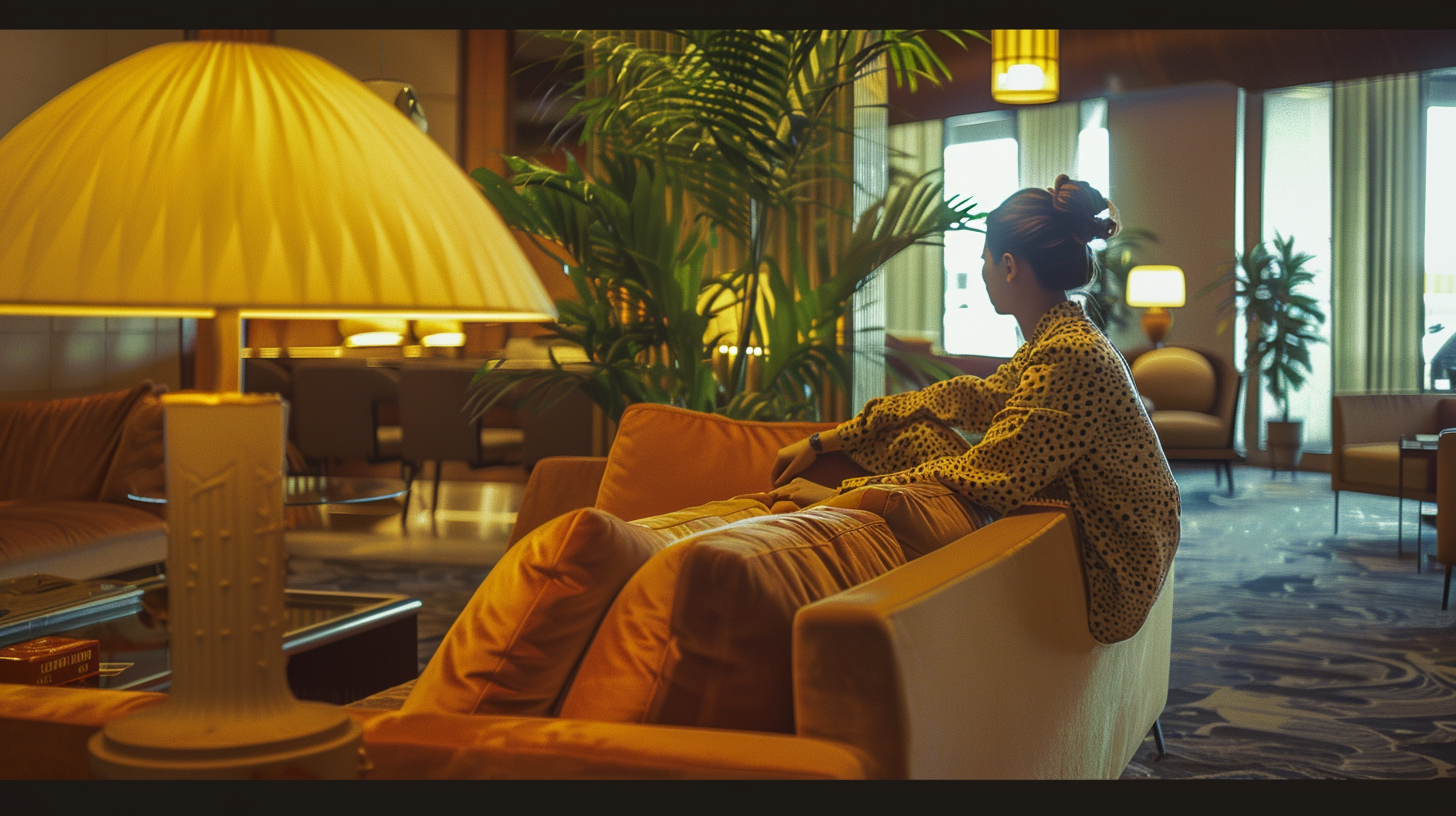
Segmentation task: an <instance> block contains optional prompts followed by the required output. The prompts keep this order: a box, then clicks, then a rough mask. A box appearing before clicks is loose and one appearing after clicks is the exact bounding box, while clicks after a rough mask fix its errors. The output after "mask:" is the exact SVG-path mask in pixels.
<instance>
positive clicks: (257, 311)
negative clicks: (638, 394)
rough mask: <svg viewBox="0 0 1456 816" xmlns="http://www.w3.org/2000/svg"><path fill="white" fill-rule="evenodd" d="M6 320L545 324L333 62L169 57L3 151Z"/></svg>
mask: <svg viewBox="0 0 1456 816" xmlns="http://www.w3.org/2000/svg"><path fill="white" fill-rule="evenodd" d="M0 178H3V179H4V180H5V182H4V184H5V189H4V190H0V310H6V311H15V310H16V309H13V308H12V306H14V307H27V308H31V309H40V310H44V309H45V308H48V307H64V308H71V309H74V308H77V307H80V306H95V307H98V308H118V307H120V308H130V309H133V310H136V311H148V310H153V311H156V312H157V313H171V312H169V311H167V310H177V309H192V310H196V311H197V312H198V313H201V314H211V313H213V310H216V309H236V310H240V312H241V314H242V316H244V317H248V316H259V317H261V316H268V317H302V316H321V315H327V316H330V317H342V316H346V315H353V314H359V315H362V314H380V313H392V314H397V315H399V316H402V317H416V316H420V317H423V316H432V315H437V316H449V317H456V318H471V319H481V320H542V319H549V318H551V317H554V316H555V308H554V306H553V304H552V303H551V299H550V298H549V296H548V295H547V293H546V291H545V289H544V287H543V286H542V285H541V282H540V280H539V278H537V276H536V274H535V271H534V269H533V268H532V266H531V264H530V262H529V261H528V260H527V259H526V257H525V254H524V253H523V252H522V251H521V249H520V247H519V245H518V244H517V243H516V241H515V239H514V238H513V237H512V236H511V234H510V233H509V231H508V230H507V229H506V227H505V225H504V224H503V223H502V222H501V219H500V217H499V216H498V215H497V214H496V212H495V211H494V210H493V209H491V208H490V207H489V205H488V204H487V203H486V202H485V200H484V198H483V197H482V196H481V194H480V192H479V190H478V189H477V188H476V187H475V185H474V184H473V183H472V182H471V181H470V180H469V178H468V177H467V176H466V175H465V173H464V172H463V171H462V170H461V169H460V168H459V167H458V166H457V165H456V164H455V163H454V162H453V161H452V160H451V159H450V157H449V156H447V155H446V154H445V153H444V151H442V150H441V149H440V148H439V147H438V146H437V145H436V144H435V143H434V142H433V141H431V140H430V139H429V138H428V137H427V136H425V135H424V134H423V133H421V132H420V130H419V128H418V127H416V126H415V125H414V124H412V123H411V121H410V120H409V119H408V118H406V117H404V116H401V115H400V114H399V112H398V111H397V110H395V109H393V108H392V107H391V106H390V105H389V104H387V103H386V102H384V101H383V100H382V99H381V98H380V97H379V96H378V95H376V94H375V93H374V92H373V91H371V90H370V89H369V88H368V87H366V86H365V85H364V83H362V82H360V81H358V80H357V79H355V78H353V77H351V76H349V75H348V74H347V73H345V72H344V71H342V70H340V69H339V68H337V67H335V66H333V65H332V64H330V63H328V62H327V61H325V60H323V59H321V58H319V57H317V56H315V55H313V54H309V53H307V52H304V51H299V50H296V49H291V48H285V47H282V46H276V45H269V44H265V43H251V42H225V41H215V40H214V41H206V40H196V41H186V42H173V43H165V44H162V45H158V46H154V47H152V48H149V49H146V50H144V51H141V52H139V53H137V54H134V55H132V56H131V57H128V58H126V59H123V60H120V61H118V62H116V63H113V64H112V65H110V66H108V67H106V68H103V69H102V70H100V71H98V72H97V73H95V74H92V75H91V76H90V77H88V78H86V79H84V80H82V81H81V82H79V83H77V84H76V85H74V86H72V87H71V88H70V89H68V90H66V91H64V92H63V93H61V94H60V95H59V96H57V97H55V98H54V99H52V100H51V101H50V102H48V103H47V104H45V105H44V106H42V107H41V108H40V109H39V110H37V111H35V112H34V113H33V114H31V115H30V116H29V117H27V118H26V119H25V120H24V121H22V122H21V123H20V124H18V125H16V126H15V127H14V128H13V129H12V130H11V131H10V132H9V133H8V134H6V135H5V137H4V138H3V139H0Z"/></svg>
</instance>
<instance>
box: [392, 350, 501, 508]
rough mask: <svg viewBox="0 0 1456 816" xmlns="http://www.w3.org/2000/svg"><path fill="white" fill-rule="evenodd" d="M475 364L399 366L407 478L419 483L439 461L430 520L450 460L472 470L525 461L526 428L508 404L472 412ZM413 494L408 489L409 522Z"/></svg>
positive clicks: (402, 446)
mask: <svg viewBox="0 0 1456 816" xmlns="http://www.w3.org/2000/svg"><path fill="white" fill-rule="evenodd" d="M476 370H477V365H476V364H474V363H466V362H456V361H449V360H429V361H424V360H419V361H415V360H412V361H409V363H408V364H406V365H403V366H401V368H400V370H399V423H400V430H401V438H400V454H401V457H402V459H403V461H404V463H405V473H406V475H405V479H406V480H407V481H409V482H411V483H412V482H413V480H414V478H415V476H416V475H417V474H418V473H419V471H420V469H421V468H422V467H423V465H424V463H425V462H433V463H434V473H433V487H432V490H431V499H430V519H431V522H432V523H433V521H434V519H435V511H436V509H437V508H438V507H439V505H440V473H441V467H442V465H443V464H444V463H445V462H464V463H465V464H466V465H468V466H470V467H471V468H482V467H487V466H492V465H505V464H520V463H521V460H522V450H523V447H524V442H525V431H523V430H522V429H521V427H520V422H519V420H518V418H517V416H516V413H515V411H514V410H513V409H512V408H511V407H509V406H508V405H506V406H502V407H499V408H496V409H494V410H492V411H490V412H488V413H486V414H485V415H483V416H481V417H479V418H472V417H471V416H470V414H469V412H468V411H467V410H466V401H467V397H468V388H469V385H470V381H471V379H472V378H473V377H474V376H475V372H476ZM410 495H411V494H410V493H409V492H406V493H405V518H404V519H403V520H402V522H401V523H402V524H407V523H408V515H409V499H410Z"/></svg>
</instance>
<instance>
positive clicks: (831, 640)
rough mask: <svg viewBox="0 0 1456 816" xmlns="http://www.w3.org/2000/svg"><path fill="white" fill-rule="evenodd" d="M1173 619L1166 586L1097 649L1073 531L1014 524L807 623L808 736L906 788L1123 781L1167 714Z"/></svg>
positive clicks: (799, 686)
mask: <svg viewBox="0 0 1456 816" xmlns="http://www.w3.org/2000/svg"><path fill="white" fill-rule="evenodd" d="M1172 603H1173V592H1172V576H1171V573H1170V574H1169V577H1168V581H1167V582H1166V583H1165V584H1164V586H1163V591H1162V595H1161V597H1160V598H1159V599H1158V601H1157V603H1156V604H1155V606H1154V609H1153V612H1152V613H1151V615H1150V616H1149V618H1148V621H1147V622H1146V623H1144V625H1143V628H1142V630H1141V631H1140V632H1139V633H1138V634H1137V635H1135V636H1134V637H1133V638H1131V639H1129V640H1126V641H1123V642H1121V643H1116V644H1112V645H1104V644H1099V643H1097V642H1096V641H1094V640H1093V639H1092V636H1091V635H1090V634H1089V632H1088V629H1087V610H1086V591H1085V588H1084V586H1083V580H1082V574H1081V567H1080V556H1079V552H1078V546H1077V541H1076V538H1075V536H1074V534H1073V531H1072V527H1071V525H1070V524H1069V523H1068V518H1067V516H1066V515H1065V514H1064V513H1060V512H1042V513H1027V514H1024V515H1012V516H1007V517H1006V518H1003V519H1001V520H999V521H996V522H994V523H992V524H990V525H988V526H986V527H984V528H982V529H980V530H977V531H976V532H974V533H971V534H969V535H967V536H965V537H964V538H961V539H959V540H957V541H954V542H952V543H951V544H949V545H947V546H945V547H942V548H941V549H939V550H936V551H935V552H931V553H928V554H926V555H924V556H922V557H920V558H918V559H916V560H914V561H911V562H910V563H908V564H906V565H904V566H902V567H899V568H897V569H895V570H893V571H892V572H890V573H887V574H885V575H883V576H880V577H879V578H876V579H874V580H871V581H867V582H865V583H864V584H861V585H860V586H857V587H854V588H853V589H850V590H847V591H845V592H842V593H840V594H838V595H835V596H833V597H830V598H826V599H824V600H822V601H818V602H816V603H812V604H809V605H807V606H805V607H804V608H802V609H801V610H799V613H798V616H797V617H796V619H795V626H794V678H795V679H794V683H795V710H796V715H797V725H798V730H799V733H800V734H801V735H803V736H809V737H815V738H818V739H826V740H833V741H837V742H844V743H847V744H849V745H854V746H856V747H858V748H860V749H861V750H863V751H864V752H865V753H866V754H869V755H871V757H872V760H873V762H874V767H873V768H872V772H873V773H875V774H876V775H883V776H890V777H896V778H899V777H908V778H956V779H1019V778H1073V779H1077V778H1115V777H1116V776H1117V775H1118V774H1119V773H1121V771H1122V769H1123V768H1124V767H1125V766H1126V764H1127V762H1128V761H1129V760H1130V759H1131V758H1132V756H1133V754H1134V753H1135V752H1136V751H1137V749H1138V747H1139V746H1140V745H1141V744H1142V742H1143V740H1144V739H1145V738H1146V736H1147V732H1148V729H1149V728H1150V727H1151V726H1152V723H1153V721H1154V720H1155V719H1156V718H1157V717H1158V716H1159V714H1160V713H1161V711H1162V709H1163V707H1164V705H1165V704H1166V702H1167V694H1168V670H1169V662H1170V656H1171V647H1172V624H1171V621H1172V612H1171V609H1172Z"/></svg>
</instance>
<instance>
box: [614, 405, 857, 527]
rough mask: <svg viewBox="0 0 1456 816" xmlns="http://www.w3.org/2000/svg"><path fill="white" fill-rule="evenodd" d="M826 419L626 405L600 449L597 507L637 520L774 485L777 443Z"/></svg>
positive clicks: (794, 438) (822, 424)
mask: <svg viewBox="0 0 1456 816" xmlns="http://www.w3.org/2000/svg"><path fill="white" fill-rule="evenodd" d="M832 427H834V424H833V423H827V422H754V421H745V420H735V419H729V418H727V417H724V416H719V415H717V414H706V413H702V412H700V411H689V410H686V409H684V408H677V407H674V406H670V405H656V404H652V403H636V404H634V405H631V406H628V408H627V410H626V411H624V412H623V413H622V419H621V421H620V422H619V423H618V425H617V435H616V437H615V438H614V439H613V441H612V448H611V450H610V451H608V453H607V466H606V469H605V471H604V472H603V473H602V483H601V487H600V488H599V489H598V491H597V500H596V506H597V507H599V508H601V509H602V510H605V511H607V512H608V513H611V514H612V515H614V516H617V517H618V518H624V519H638V518H643V517H645V516H655V515H660V514H662V513H668V512H671V511H673V510H676V509H677V508H679V507H693V506H696V505H700V504H705V503H707V502H710V501H715V500H718V499H722V498H724V497H727V496H741V495H744V494H747V493H755V492H761V491H766V490H769V489H770V488H772V487H773V479H772V477H771V472H772V469H773V463H774V459H775V458H776V457H777V456H778V452H779V448H782V447H783V446H785V445H787V444H789V443H791V442H796V441H798V440H800V439H803V438H805V437H807V436H809V434H811V433H814V432H815V431H823V430H827V429H829V428H832Z"/></svg>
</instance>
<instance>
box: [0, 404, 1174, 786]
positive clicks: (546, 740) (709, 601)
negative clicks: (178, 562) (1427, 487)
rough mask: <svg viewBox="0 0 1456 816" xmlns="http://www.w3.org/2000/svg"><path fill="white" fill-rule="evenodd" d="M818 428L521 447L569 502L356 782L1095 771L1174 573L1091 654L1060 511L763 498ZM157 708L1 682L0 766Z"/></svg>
mask: <svg viewBox="0 0 1456 816" xmlns="http://www.w3.org/2000/svg"><path fill="white" fill-rule="evenodd" d="M823 427H827V426H826V425H823V424H811V423H751V422H733V421H731V420H724V419H722V418H720V417H710V416H707V415H702V414H693V413H692V412H687V411H681V410H679V409H675V408H669V407H665V406H635V407H634V408H633V409H629V411H628V412H627V413H626V414H624V416H623V418H622V421H621V423H620V425H619V429H618V434H617V437H616V440H615V441H614V444H613V447H612V449H611V451H610V453H609V456H607V457H606V461H605V462H602V463H599V464H598V463H596V462H591V461H590V460H586V459H584V458H563V459H560V460H557V459H551V458H548V459H543V460H542V461H541V463H540V464H538V466H537V468H535V469H534V470H533V471H532V475H531V481H530V482H529V483H528V487H527V499H528V501H529V502H531V503H533V506H534V507H535V508H536V510H538V511H540V512H554V510H553V511H547V510H546V509H545V508H546V507H547V506H548V505H549V504H550V503H551V502H547V501H544V498H545V497H543V496H542V494H541V491H543V490H546V491H552V492H553V494H554V495H553V497H552V498H554V499H555V500H556V501H557V504H558V506H564V505H566V504H572V503H574V502H576V501H579V500H580V497H582V496H591V497H593V498H591V499H590V500H589V501H588V504H587V505H578V506H577V507H575V508H568V509H567V510H564V511H561V512H560V513H557V514H555V515H554V516H552V517H551V518H550V519H549V520H548V521H547V522H545V523H544V524H539V525H536V526H535V527H533V528H532V529H529V530H528V531H523V532H522V533H521V534H520V535H519V536H517V541H516V543H515V544H514V545H513V546H512V547H511V548H510V550H508V552H507V554H506V557H504V558H503V559H502V560H501V562H500V563H499V564H497V565H496V567H495V568H494V569H493V570H492V571H491V573H490V574H489V575H488V576H487V578H486V582H485V583H484V584H482V586H481V588H480V589H479V590H478V592H477V594H476V597H475V598H473V599H472V601H471V603H470V605H468V606H467V607H466V609H465V610H464V611H463V612H462V613H461V615H460V617H459V619H457V621H456V624H455V626H454V627H453V628H452V629H451V631H450V633H449V634H448V635H447V636H446V640H445V642H443V643H442V644H441V646H440V648H439V649H438V650H437V651H436V654H435V658H434V659H432V661H431V663H430V665H429V667H427V668H426V670H425V672H424V673H423V674H422V675H421V677H420V678H419V679H418V681H417V682H416V683H415V685H414V687H413V689H412V690H411V691H410V693H409V696H408V697H407V698H406V699H405V702H404V705H403V706H402V707H401V708H400V709H399V710H397V711H387V710H379V709H369V708H356V707H351V708H349V709H348V710H349V713H350V715H351V716H352V717H354V718H356V719H357V720H359V721H360V722H361V723H362V725H363V731H364V744H365V755H366V758H367V763H366V765H365V769H364V772H363V775H364V776H365V777H366V778H392V779H424V778H435V779H447V778H449V779H466V778H469V779H480V778H506V779H526V778H532V779H560V778H804V779H807V778H821V779H823V778H835V779H843V778H1111V777H1116V776H1117V775H1118V774H1119V773H1120V772H1121V771H1122V769H1123V768H1124V767H1125V766H1126V764H1127V762H1128V761H1129V760H1130V759H1131V757H1132V756H1133V755H1134V753H1135V752H1137V751H1138V750H1139V749H1140V748H1141V747H1143V746H1144V744H1145V740H1146V738H1147V736H1148V734H1149V729H1150V728H1151V727H1152V726H1154V724H1155V722H1156V720H1157V717H1158V716H1159V714H1160V713H1161V711H1162V709H1163V707H1164V704H1165V703H1166V700H1167V684H1168V669H1169V657H1170V646H1171V625H1172V604H1173V584H1172V576H1171V574H1170V576H1169V580H1168V582H1167V583H1166V584H1165V586H1164V589H1163V591H1162V594H1161V596H1160V597H1159V600H1158V602H1157V604H1156V605H1155V607H1154V609H1153V611H1152V614H1151V615H1150V617H1149V619H1148V620H1147V622H1146V623H1145V625H1144V626H1143V628H1142V630H1141V631H1140V632H1139V633H1138V634H1137V635H1136V636H1134V637H1133V638H1131V639H1129V640H1126V641H1123V642H1121V643H1117V644H1112V645H1104V644H1099V643H1096V642H1095V641H1093V640H1092V638H1091V636H1090V634H1089V633H1088V629H1087V610H1086V595H1085V589H1084V584H1083V576H1082V574H1081V568H1080V560H1079V557H1078V542H1077V536H1076V531H1075V529H1074V524H1073V521H1072V520H1071V518H1070V517H1069V516H1068V515H1067V514H1066V513H1065V512H1064V511H1063V510H1062V509H1060V508H1055V507H1050V506H1044V507H1024V508H1022V509H1021V510H1020V511H1018V512H1017V513H1014V514H1012V515H1011V516H1008V517H1006V518H1003V519H999V520H995V521H991V522H990V523H986V519H984V518H982V517H977V516H975V514H974V513H972V512H970V511H968V510H967V509H966V508H965V506H964V505H961V504H959V500H958V499H956V498H954V496H953V495H952V494H950V493H949V491H947V490H944V489H938V488H939V486H911V487H909V488H895V489H889V488H866V489H863V490H861V491H853V492H850V493H846V494H843V495H842V496H839V497H836V498H835V499H833V500H831V501H830V502H826V503H823V504H821V505H820V506H816V507H811V508H807V509H804V510H799V509H797V508H794V507H792V506H789V507H784V506H782V504H783V503H780V504H779V505H774V506H769V504H768V503H767V502H766V501H765V499H767V496H766V495H765V494H763V493H762V492H761V491H763V490H765V489H766V488H767V487H768V485H767V471H768V464H769V462H771V461H772V457H773V454H774V452H775V451H777V449H778V447H780V446H781V445H782V444H784V443H785V442H786V441H792V440H793V439H797V438H799V437H800V436H801V435H802V434H803V433H806V432H807V429H816V428H823ZM729 451H731V452H732V453H733V454H734V455H732V456H726V455H725V454H726V452H729ZM558 465H560V467H559V468H558V467H557V466H558ZM823 467H825V468H826V469H832V468H843V467H845V464H844V463H842V462H841V463H836V462H834V461H832V460H830V461H826V462H825V463H824V465H823ZM834 475H835V474H833V473H830V472H828V470H826V471H823V472H819V473H816V474H813V476H814V478H816V479H818V480H821V481H825V482H827V481H831V480H832V479H833V477H834ZM583 476H584V478H582V477H583ZM715 484H716V487H715ZM558 488H562V489H565V490H566V491H567V492H570V493H572V495H574V496H575V497H577V498H575V499H570V500H561V499H560V494H556V489H558ZM725 495H726V496H730V497H732V498H725ZM690 505H692V506H690ZM947 508H949V510H947ZM625 519H631V520H632V521H625ZM522 524H524V525H527V526H530V525H532V524H534V522H533V521H532V520H531V519H530V517H525V518H523V519H522ZM965 530H969V532H965ZM931 538H935V539H937V540H935V541H933V542H931V543H929V544H927V543H926V542H927V541H928V540H929V539H931ZM911 542H914V543H915V544H916V546H914V547H912V546H909V543H911ZM705 621H706V622H708V624H709V625H705V624H704V622H705ZM160 699H161V697H160V695H153V694H144V693H125V692H102V691H98V690H88V689H71V688H38V687H28V686H13V685H12V686H7V685H0V734H5V735H8V736H7V738H5V739H0V775H6V776H13V777H19V778H84V777H85V776H87V775H89V769H88V765H87V760H86V751H85V747H84V746H85V741H86V740H87V739H88V738H89V737H90V735H91V734H93V733H95V732H96V730H97V729H99V728H101V727H102V726H103V725H104V724H105V723H106V722H107V721H109V720H110V719H112V718H113V717H116V716H121V715H124V714H125V713H127V712H129V711H132V710H136V709H137V708H139V707H143V706H147V705H153V704H155V703H156V702H157V701H159V700H160Z"/></svg>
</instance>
